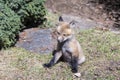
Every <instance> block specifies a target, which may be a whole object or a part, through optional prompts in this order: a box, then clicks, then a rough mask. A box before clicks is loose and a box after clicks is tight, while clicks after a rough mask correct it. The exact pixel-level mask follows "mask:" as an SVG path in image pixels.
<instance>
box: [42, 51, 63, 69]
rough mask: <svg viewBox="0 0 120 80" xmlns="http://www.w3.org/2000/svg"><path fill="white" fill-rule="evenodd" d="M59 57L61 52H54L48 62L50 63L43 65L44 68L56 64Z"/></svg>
mask: <svg viewBox="0 0 120 80" xmlns="http://www.w3.org/2000/svg"><path fill="white" fill-rule="evenodd" d="M61 56H62V53H61V52H56V53H55V54H54V55H53V58H52V59H51V60H50V62H49V63H47V64H44V67H47V68H49V67H52V66H53V65H54V64H55V63H57V61H58V60H59V59H60V57H61Z"/></svg>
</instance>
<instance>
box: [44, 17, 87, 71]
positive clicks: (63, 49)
mask: <svg viewBox="0 0 120 80" xmlns="http://www.w3.org/2000/svg"><path fill="white" fill-rule="evenodd" d="M59 21H62V22H60V25H59V26H58V27H57V29H56V31H57V41H58V44H57V49H56V50H55V51H53V52H54V53H53V58H52V59H51V60H50V62H49V63H47V64H44V67H48V68H49V67H52V66H53V65H54V64H55V63H57V62H58V61H59V60H61V59H62V60H63V61H66V62H68V63H70V65H71V70H72V72H73V73H77V72H78V64H82V63H83V62H85V56H84V54H83V51H82V48H81V46H80V44H79V42H78V41H77V40H76V38H75V36H74V32H73V29H71V25H73V23H72V22H70V23H66V22H63V19H62V17H60V18H59Z"/></svg>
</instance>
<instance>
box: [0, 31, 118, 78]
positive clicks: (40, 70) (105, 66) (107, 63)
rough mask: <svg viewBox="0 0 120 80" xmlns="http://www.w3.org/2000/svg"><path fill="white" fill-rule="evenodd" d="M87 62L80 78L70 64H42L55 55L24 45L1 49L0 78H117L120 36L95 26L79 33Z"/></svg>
mask: <svg viewBox="0 0 120 80" xmlns="http://www.w3.org/2000/svg"><path fill="white" fill-rule="evenodd" d="M77 37H78V40H79V41H80V43H81V45H82V47H83V50H84V53H85V55H86V59H87V60H86V62H85V63H84V64H82V65H81V66H79V71H80V72H81V74H82V76H81V78H76V77H74V76H73V74H72V72H71V69H70V67H69V65H68V64H66V63H63V62H60V63H58V64H56V65H55V66H53V67H52V68H50V69H46V68H44V67H43V66H42V65H43V64H44V63H46V62H48V61H49V60H50V59H51V57H52V55H51V54H49V55H47V54H36V53H30V52H28V51H26V50H24V49H21V48H15V47H13V48H10V49H7V50H2V51H1V52H0V80H80V79H81V80H117V79H119V75H120V35H116V34H113V33H111V32H109V31H101V30H96V29H91V30H85V31H81V32H80V33H79V34H78V35H77Z"/></svg>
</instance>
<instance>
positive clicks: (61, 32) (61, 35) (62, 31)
mask: <svg viewBox="0 0 120 80" xmlns="http://www.w3.org/2000/svg"><path fill="white" fill-rule="evenodd" d="M59 21H60V24H59V25H58V26H57V29H56V32H57V40H58V42H64V41H66V40H70V39H71V38H72V37H73V34H74V32H73V29H72V28H71V25H73V23H72V22H70V23H67V22H64V21H63V19H62V17H60V18H59Z"/></svg>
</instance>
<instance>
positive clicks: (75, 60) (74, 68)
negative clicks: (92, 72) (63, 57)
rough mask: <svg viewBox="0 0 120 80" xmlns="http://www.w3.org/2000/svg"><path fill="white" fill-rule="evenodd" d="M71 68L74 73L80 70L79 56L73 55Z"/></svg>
mask: <svg viewBox="0 0 120 80" xmlns="http://www.w3.org/2000/svg"><path fill="white" fill-rule="evenodd" d="M71 69H72V72H73V73H77V72H78V58H77V57H72V59H71Z"/></svg>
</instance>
